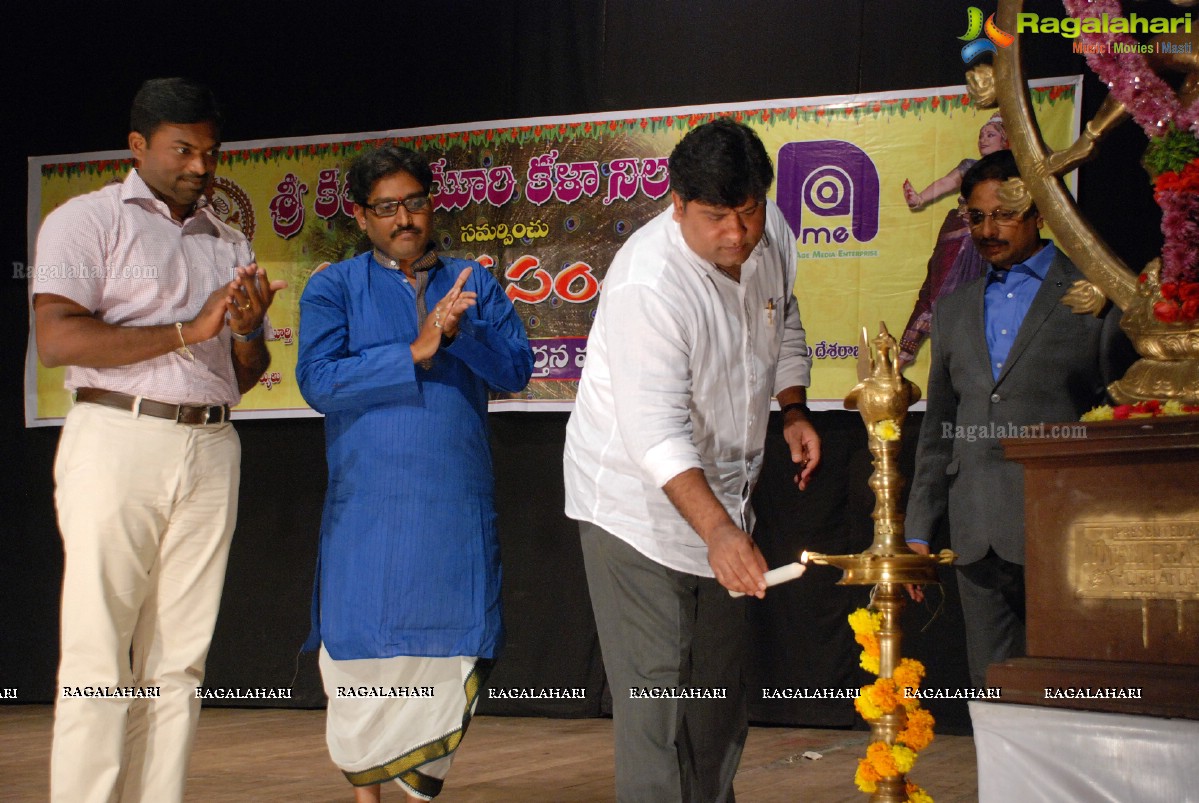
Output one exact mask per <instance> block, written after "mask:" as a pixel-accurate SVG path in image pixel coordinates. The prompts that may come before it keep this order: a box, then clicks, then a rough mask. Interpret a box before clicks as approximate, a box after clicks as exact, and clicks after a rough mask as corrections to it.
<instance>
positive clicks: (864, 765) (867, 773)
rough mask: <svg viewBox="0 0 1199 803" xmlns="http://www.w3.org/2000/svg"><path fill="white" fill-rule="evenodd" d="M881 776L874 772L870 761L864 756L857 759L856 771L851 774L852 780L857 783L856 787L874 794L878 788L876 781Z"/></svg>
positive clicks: (880, 778)
mask: <svg viewBox="0 0 1199 803" xmlns="http://www.w3.org/2000/svg"><path fill="white" fill-rule="evenodd" d="M882 778H883V776H881V775H879V774H878V773H877V772H875V769H874V767H872V766H870V762H869V761H867V760H866V759H864V758H859V759H858V771H857V772H855V773H854V774H853V782H854V783H855V784H857V787H858V789H860V790H862V791H863V792H865V793H866V794H868V795H871V794H874V792H875V791H877V790H878V782H879V781H881V780H882Z"/></svg>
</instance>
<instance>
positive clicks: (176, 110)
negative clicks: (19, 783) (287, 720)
mask: <svg viewBox="0 0 1199 803" xmlns="http://www.w3.org/2000/svg"><path fill="white" fill-rule="evenodd" d="M220 120H221V116H220V111H219V108H218V107H217V104H216V99H215V98H214V97H213V95H212V93H211V92H210V91H209V90H208V89H207V88H205V87H203V86H201V85H199V84H196V83H195V82H193V81H189V80H186V79H181V78H162V79H154V80H151V81H147V82H146V83H145V84H143V85H142V88H141V89H140V90H139V92H138V94H137V96H136V97H135V98H134V101H133V108H132V112H131V114H130V129H131V131H130V134H129V148H130V150H131V151H132V152H133V157H134V159H135V160H136V162H137V169H136V170H133V171H130V173H129V175H128V177H127V178H126V179H125V180H124V181H123V182H122V183H121V184H117V185H109V186H107V187H104V188H102V189H100V190H97V191H95V192H92V193H88V194H86V195H82V196H79V197H77V198H72V199H71V200H69V201H67V202H66V203H64V204H63V205H62V206H60V207H58V208H57V209H55V210H54V211H53V212H51V213H50V215H49V216H47V217H46V220H45V222H44V223H43V224H42V228H41V231H40V233H39V234H38V241H37V267H38V273H37V278H36V280H35V282H34V286H33V307H34V316H35V321H36V327H37V350H38V356H39V357H40V358H41V361H42V362H43V363H44V364H45V365H47V366H49V367H54V366H60V365H65V366H67V369H66V380H65V384H66V388H67V390H70V391H72V392H73V393H74V395H75V406H74V407H72V408H71V411H70V412H69V413H68V414H67V417H66V422H65V423H64V425H63V431H62V437H61V438H60V440H59V444H58V454H57V457H56V458H55V464H54V482H55V506H56V508H57V512H58V525H59V530H60V531H61V532H62V538H63V549H64V552H65V555H66V560H65V567H64V577H63V592H62V614H61V642H62V649H61V657H60V663H59V667H58V684H59V698H58V700H57V705H56V708H55V715H54V745H53V749H52V752H51V758H50V797H51V800H53V801H54V802H55V803H105V802H106V801H118V800H119V801H153V802H154V803H170V801H181V800H182V799H183V785H184V780H185V779H186V777H187V760H188V755H189V754H190V752H191V744H192V740H193V738H194V736H195V730H196V723H197V721H198V719H199V715H200V701H199V699H197V697H196V694H195V691H196V688H197V687H198V686H199V685H200V683H201V681H202V680H203V679H204V662H205V659H206V658H207V655H208V645H209V642H210V641H211V640H212V630H213V626H214V625H215V623H216V616H217V609H218V608H219V606H220V600H221V588H222V586H223V584H224V578H225V562H226V559H227V558H228V555H229V543H230V540H231V538H232V535H233V525H234V522H235V521H236V519H237V492H238V484H239V476H240V474H239V472H240V458H241V445H240V442H239V441H238V437H237V433H236V432H234V430H233V426H232V424H230V423H229V408H230V407H231V406H233V405H235V404H237V402H238V401H239V400H240V399H241V394H243V393H245V392H247V391H248V390H249V389H250V388H252V387H254V385H256V384H257V382H258V378H259V377H260V376H261V375H262V372H263V371H265V370H266V367H267V365H268V364H269V362H270V355H269V354H268V353H267V349H266V345H265V343H264V338H263V328H264V323H263V319H264V317H265V315H266V311H267V308H268V307H269V306H270V304H271V300H272V299H273V298H274V294H275V292H276V291H277V290H280V289H282V288H284V287H286V286H287V285H286V283H285V282H273V283H272V282H271V281H270V280H269V279H268V278H267V276H266V273H265V272H264V271H262V270H260V269H259V268H258V267H257V266H256V265H255V264H254V255H253V252H252V251H251V249H250V244H249V243H248V242H247V241H246V238H245V237H244V236H243V235H242V233H241V232H239V231H236V230H235V229H233V228H231V227H229V226H228V225H226V224H225V223H223V222H222V221H221V220H220V219H219V218H218V217H217V216H216V215H215V214H213V213H212V211H211V209H210V208H209V206H208V200H207V198H206V197H205V193H206V191H207V190H208V188H209V186H210V185H211V182H212V178H213V174H214V172H215V170H216V164H217V160H218V157H219V154H220Z"/></svg>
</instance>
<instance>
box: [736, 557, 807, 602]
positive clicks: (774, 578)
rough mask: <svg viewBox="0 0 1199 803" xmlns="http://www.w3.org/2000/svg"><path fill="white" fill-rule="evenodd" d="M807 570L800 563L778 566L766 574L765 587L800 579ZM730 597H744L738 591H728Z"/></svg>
mask: <svg viewBox="0 0 1199 803" xmlns="http://www.w3.org/2000/svg"><path fill="white" fill-rule="evenodd" d="M807 570H808V567H807V566H805V565H804V564H802V563H788V564H787V565H786V566H779V567H778V568H777V569H771V570H770V571H768V572H766V574H765V575H764V577H765V578H766V586H767V588H769V587H770V586H776V585H778V584H779V583H785V582H787V581H788V580H794V579H795V578H797V577H802V576H803V573H804V572H806V571H807ZM729 596H730V597H744V596H745V595H744V594H742V593H741V592H740V591H730V592H729Z"/></svg>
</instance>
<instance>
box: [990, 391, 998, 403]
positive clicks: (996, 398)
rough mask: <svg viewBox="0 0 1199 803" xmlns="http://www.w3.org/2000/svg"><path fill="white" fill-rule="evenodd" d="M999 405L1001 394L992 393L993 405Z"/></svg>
mask: <svg viewBox="0 0 1199 803" xmlns="http://www.w3.org/2000/svg"><path fill="white" fill-rule="evenodd" d="M998 403H999V394H998V393H992V394H991V404H998Z"/></svg>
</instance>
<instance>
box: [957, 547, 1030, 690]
mask: <svg viewBox="0 0 1199 803" xmlns="http://www.w3.org/2000/svg"><path fill="white" fill-rule="evenodd" d="M956 568H957V573H958V595H959V596H960V597H961V599H962V618H963V619H965V622H966V659H967V662H968V663H969V665H970V682H971V683H972V684H974V687H975V688H978V689H981V688H983V687H984V686H986V685H987V667H988V666H990V665H991V664H997V663H1001V662H1003V661H1006V660H1007V659H1008V658H1014V657H1017V656H1021V655H1024V567H1023V566H1021V565H1020V564H1018V563H1009V562H1008V561H1006V560H1004V559H1003V558H1001V557H999V556H998V555H996V554H995V550H993V549H989V550H987V554H986V556H985V557H984V558H983V559H982V560H979V561H975V562H974V563H967V564H964V565H962V566H958V567H956Z"/></svg>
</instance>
